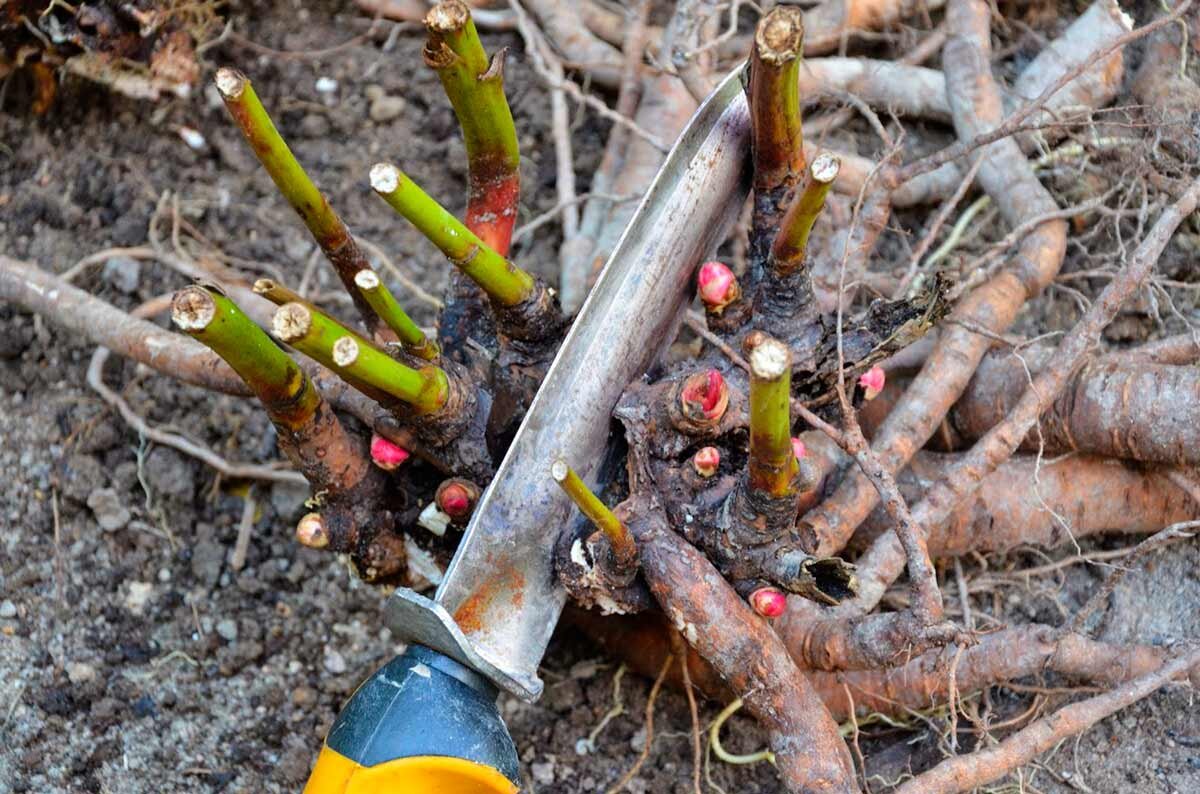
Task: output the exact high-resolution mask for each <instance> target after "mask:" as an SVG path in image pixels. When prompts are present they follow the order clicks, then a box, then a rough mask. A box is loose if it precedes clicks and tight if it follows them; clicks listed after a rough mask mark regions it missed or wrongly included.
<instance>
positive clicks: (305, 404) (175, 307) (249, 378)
mask: <svg viewBox="0 0 1200 794" xmlns="http://www.w3.org/2000/svg"><path fill="white" fill-rule="evenodd" d="M171 317H172V319H173V320H174V321H175V325H177V326H178V327H179V329H180V330H182V331H184V332H185V333H187V334H188V335H189V336H191V337H193V338H195V339H196V340H197V341H200V342H203V343H204V344H205V345H207V346H208V347H209V348H211V349H212V350H213V352H215V353H216V354H217V355H219V356H220V357H221V358H223V359H225V361H226V362H228V364H229V366H231V367H233V370H234V371H235V372H237V374H238V375H239V376H241V378H242V380H244V381H246V385H248V386H249V387H250V388H251V389H252V390H253V391H254V394H255V395H256V396H257V397H258V399H259V400H260V401H262V404H263V405H264V406H265V407H266V409H267V413H268V414H270V416H271V420H272V421H274V422H276V423H281V424H283V425H285V426H287V427H288V428H290V429H293V430H295V429H297V428H299V427H301V426H303V425H304V424H305V423H307V422H308V421H309V420H310V419H311V418H312V415H313V413H314V412H316V410H317V406H318V405H319V404H320V402H321V395H320V393H319V392H318V391H317V389H316V387H315V386H313V384H312V381H310V380H309V379H308V376H307V375H305V374H304V371H303V370H302V369H300V366H299V365H298V364H296V362H295V361H293V360H292V358H291V356H289V355H288V354H287V353H286V352H285V351H284V350H283V349H282V348H280V347H279V345H277V344H275V342H274V341H273V340H272V339H271V337H269V336H267V333H266V332H265V331H263V330H262V329H261V328H259V327H258V326H257V325H255V324H254V321H253V320H251V319H250V318H249V317H247V316H246V315H245V314H243V313H242V310H241V309H239V308H238V307H237V304H235V303H234V302H233V301H231V300H230V299H229V298H226V297H225V296H224V295H222V294H221V293H219V292H217V291H216V290H214V289H211V288H206V287H199V286H193V287H186V288H184V289H181V290H180V291H179V292H176V293H175V297H174V299H173V300H172V301H171Z"/></svg>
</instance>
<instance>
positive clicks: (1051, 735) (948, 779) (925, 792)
mask: <svg viewBox="0 0 1200 794" xmlns="http://www.w3.org/2000/svg"><path fill="white" fill-rule="evenodd" d="M1198 665H1200V650H1191V651H1190V652H1187V653H1185V654H1183V655H1182V656H1180V657H1178V658H1176V659H1174V660H1173V661H1171V662H1168V663H1167V664H1165V665H1163V666H1162V667H1161V668H1160V669H1158V670H1156V671H1154V672H1152V673H1147V674H1146V675H1143V676H1141V677H1139V678H1136V679H1134V680H1132V681H1130V682H1129V683H1127V684H1125V685H1123V686H1120V687H1117V688H1116V689H1114V690H1112V691H1111V692H1106V693H1105V694H1103V695H1098V696H1096V697H1093V698H1088V699H1087V700H1082V701H1079V702H1078V703H1072V704H1071V705H1069V706H1065V707H1063V708H1062V709H1060V710H1058V711H1056V712H1055V713H1054V714H1051V715H1050V716H1048V717H1043V718H1042V719H1040V720H1038V721H1037V722H1034V723H1032V724H1030V725H1029V726H1028V727H1025V728H1022V729H1021V730H1019V731H1017V732H1016V733H1014V734H1012V735H1011V736H1008V737H1006V738H1005V739H1004V740H1003V741H1001V742H1000V743H999V744H997V745H996V746H994V747H988V748H985V749H982V750H976V751H975V752H973V753H971V754H970V755H965V756H958V757H956V758H951V759H949V760H947V761H943V762H942V763H940V764H938V765H937V766H935V767H934V768H933V769H931V770H929V771H928V772H924V773H922V774H920V775H918V776H917V777H915V778H913V779H912V780H910V781H908V782H907V783H905V784H904V785H903V786H901V787H900V788H898V789H896V794H957V792H961V791H968V790H970V789H972V788H975V787H976V786H982V785H984V784H986V783H990V782H992V781H993V780H998V779H1000V778H1001V777H1003V776H1004V775H1006V774H1008V773H1009V772H1010V771H1012V770H1013V769H1016V768H1017V767H1019V766H1021V765H1022V764H1027V763H1029V762H1030V761H1032V760H1033V759H1034V758H1036V757H1037V756H1038V755H1039V754H1041V753H1044V752H1046V751H1047V750H1049V749H1050V748H1052V747H1054V746H1055V745H1056V744H1058V743H1059V742H1061V741H1063V740H1064V739H1066V738H1069V737H1071V736H1074V735H1076V734H1078V733H1082V732H1083V731H1085V730H1087V729H1088V728H1090V727H1092V726H1093V725H1095V724H1096V723H1097V722H1099V721H1100V720H1102V719H1104V718H1105V717H1107V716H1109V715H1111V714H1113V713H1115V712H1117V711H1119V710H1120V709H1123V708H1125V707H1126V706H1129V705H1131V704H1133V703H1136V702H1137V701H1139V700H1141V699H1142V698H1144V697H1146V696H1148V695H1151V694H1153V693H1154V692H1156V691H1157V690H1158V689H1160V688H1161V687H1163V686H1164V685H1166V684H1167V683H1169V682H1170V681H1172V680H1173V679H1174V678H1176V677H1177V676H1180V675H1183V674H1186V673H1188V672H1190V671H1192V670H1194V669H1195V668H1196V667H1197V666H1198Z"/></svg>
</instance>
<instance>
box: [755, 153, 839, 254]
mask: <svg viewBox="0 0 1200 794" xmlns="http://www.w3.org/2000/svg"><path fill="white" fill-rule="evenodd" d="M840 168H841V161H840V160H839V159H838V158H837V157H835V156H833V155H831V154H819V155H817V157H816V158H815V159H814V160H813V161H812V164H811V165H810V166H809V168H808V182H807V183H806V184H805V186H804V191H803V192H802V193H801V194H800V195H799V196H797V197H796V200H795V201H793V202H792V205H791V206H790V207H788V211H787V213H786V214H785V215H784V216H783V220H782V221H781V222H780V224H779V231H778V232H777V233H776V235H775V242H774V243H773V245H772V246H771V263H772V264H771V267H772V270H773V271H774V272H775V274H776V275H778V276H786V275H788V274H790V273H793V272H795V271H796V270H797V269H798V268H800V267H802V266H803V265H804V258H805V256H806V254H807V251H808V236H809V234H810V233H811V232H812V227H813V224H814V223H816V221H817V216H818V215H820V214H821V210H822V209H823V208H824V207H825V197H826V196H828V195H829V189H830V188H831V187H833V180H834V179H836V178H837V175H838V170H839V169H840Z"/></svg>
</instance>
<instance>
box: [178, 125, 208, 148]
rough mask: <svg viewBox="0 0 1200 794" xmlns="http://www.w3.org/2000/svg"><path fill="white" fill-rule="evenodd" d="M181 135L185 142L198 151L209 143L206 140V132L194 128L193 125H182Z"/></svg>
mask: <svg viewBox="0 0 1200 794" xmlns="http://www.w3.org/2000/svg"><path fill="white" fill-rule="evenodd" d="M179 137H180V138H182V139H183V142H184V143H186V144H187V145H188V146H189V147H190V148H192V149H195V150H196V151H200V150H201V149H203V148H204V147H205V146H207V145H208V142H207V141H206V140H204V133H202V132H200V130H197V129H193V128H192V127H180V128H179Z"/></svg>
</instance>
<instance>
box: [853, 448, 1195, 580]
mask: <svg viewBox="0 0 1200 794" xmlns="http://www.w3.org/2000/svg"><path fill="white" fill-rule="evenodd" d="M955 458H956V456H954V455H940V454H935V453H922V454H920V455H918V456H917V458H916V459H915V460H914V461H913V463H912V466H911V467H910V468H909V471H908V472H907V476H904V477H902V478H901V481H900V486H901V489H902V490H903V491H904V493H905V495H906V496H908V497H910V498H916V497H917V496H919V495H920V494H922V493H926V492H928V490H929V488H930V487H931V485H932V483H934V482H936V481H938V480H939V479H941V478H942V477H943V476H945V473H946V471H947V470H948V469H952V468H953V467H954V465H955ZM1197 517H1200V505H1197V504H1196V501H1195V500H1194V499H1192V498H1191V496H1189V495H1188V494H1187V493H1186V492H1185V491H1184V490H1183V489H1181V488H1179V487H1178V486H1177V485H1175V484H1174V483H1173V482H1172V481H1171V478H1170V470H1159V469H1151V470H1148V471H1142V470H1139V469H1137V468H1133V467H1131V466H1128V465H1126V464H1123V463H1121V462H1120V461H1115V460H1111V459H1107V458H1096V457H1088V456H1073V457H1068V458H1063V459H1061V460H1056V461H1052V462H1043V463H1042V464H1041V466H1040V467H1039V465H1038V462H1037V458H1036V457H1034V456H1018V457H1015V458H1012V459H1010V460H1009V461H1007V462H1005V463H1004V464H1002V465H1001V466H999V467H998V468H997V469H996V471H994V472H992V473H991V474H989V475H988V476H987V477H985V478H984V480H983V482H982V483H980V486H979V488H978V489H977V490H976V491H975V492H974V493H973V494H972V495H971V496H970V497H968V498H967V499H965V500H964V501H963V502H961V503H960V504H959V505H958V507H956V508H955V510H954V511H953V512H952V513H951V514H950V516H949V518H948V519H947V520H946V521H945V522H943V523H942V524H940V525H938V526H937V527H934V528H933V530H932V532H931V533H930V535H929V552H930V554H931V555H933V556H934V557H951V556H958V555H962V554H968V553H970V552H974V551H977V552H984V553H986V552H993V551H998V552H1003V551H1007V550H1009V549H1013V548H1015V547H1017V546H1034V547H1037V548H1045V549H1050V548H1054V547H1056V546H1061V545H1062V544H1064V543H1067V542H1068V541H1070V540H1071V539H1072V538H1074V539H1075V540H1079V539H1080V538H1084V537H1088V536H1091V535H1098V534H1103V533H1110V532H1119V533H1126V534H1142V533H1149V532H1156V531H1158V530H1159V529H1162V528H1163V527H1164V526H1167V525H1170V524H1175V523H1178V522H1180V521H1188V520H1192V519H1195V518H1197ZM887 528H888V525H887V523H886V522H885V521H884V520H883V517H882V516H881V515H878V514H873V515H872V516H871V517H870V518H869V519H868V520H867V521H866V523H864V524H863V526H862V528H861V529H860V531H859V533H857V534H855V536H854V540H853V544H854V545H855V546H862V545H865V544H866V543H868V542H870V541H871V539H873V538H874V537H876V536H878V535H880V534H882V533H883V532H885V531H886V530H887Z"/></svg>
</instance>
